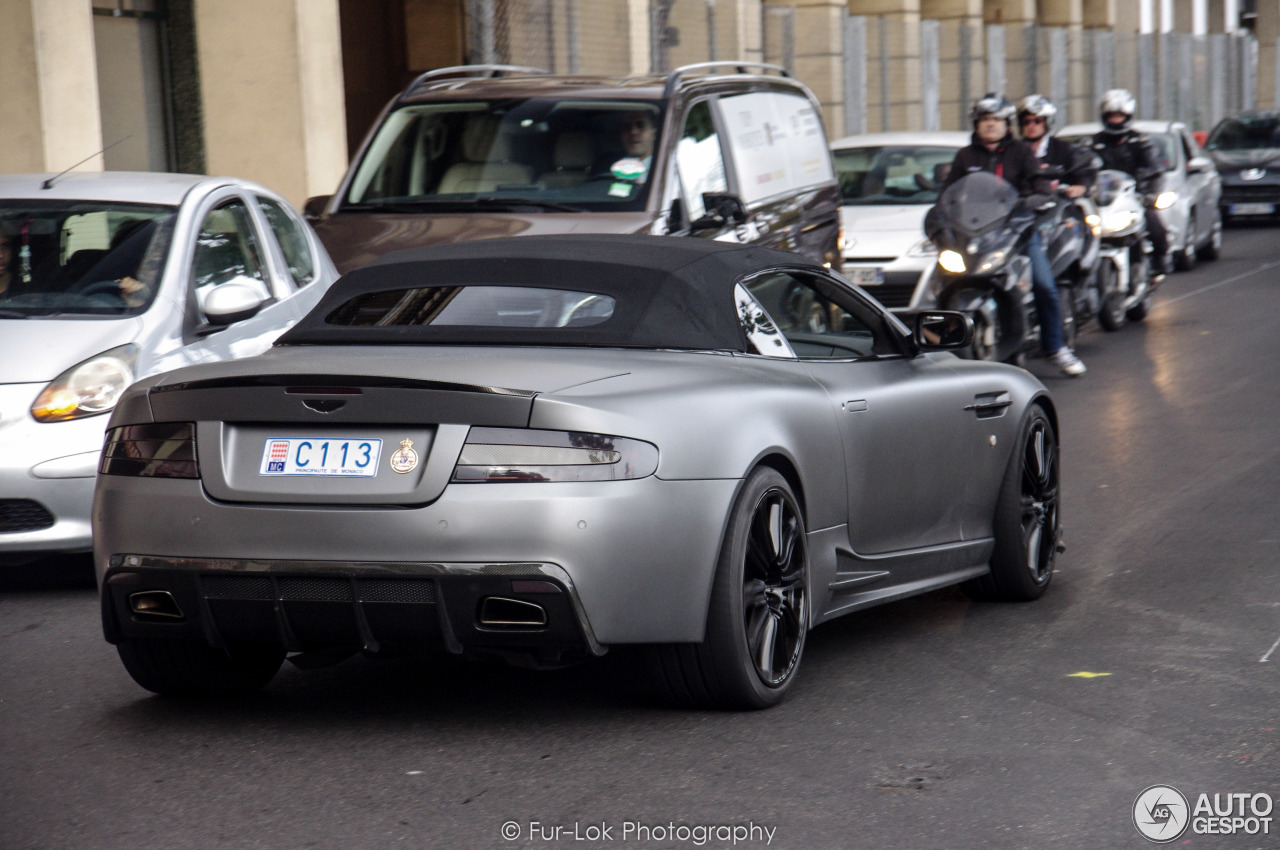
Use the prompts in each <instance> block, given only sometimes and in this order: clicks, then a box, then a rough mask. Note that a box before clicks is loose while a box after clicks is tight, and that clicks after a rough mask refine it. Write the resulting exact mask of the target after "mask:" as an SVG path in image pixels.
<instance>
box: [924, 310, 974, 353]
mask: <svg viewBox="0 0 1280 850" xmlns="http://www.w3.org/2000/svg"><path fill="white" fill-rule="evenodd" d="M914 336H915V342H916V347H917V348H919V349H920V350H921V351H940V350H944V349H952V348H964V347H965V346H966V345H968V344H969V343H971V342H973V319H971V318H969V316H968V315H967V314H965V313H958V312H954V311H951V310H931V311H929V312H927V313H917V314H916V322H915V334H914Z"/></svg>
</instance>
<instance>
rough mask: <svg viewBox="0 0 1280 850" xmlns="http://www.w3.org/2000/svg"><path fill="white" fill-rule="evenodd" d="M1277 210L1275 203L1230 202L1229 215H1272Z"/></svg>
mask: <svg viewBox="0 0 1280 850" xmlns="http://www.w3.org/2000/svg"><path fill="white" fill-rule="evenodd" d="M1275 211H1276V205H1275V204H1230V205H1228V207H1227V214H1228V215H1271V214H1272V213H1274V212H1275Z"/></svg>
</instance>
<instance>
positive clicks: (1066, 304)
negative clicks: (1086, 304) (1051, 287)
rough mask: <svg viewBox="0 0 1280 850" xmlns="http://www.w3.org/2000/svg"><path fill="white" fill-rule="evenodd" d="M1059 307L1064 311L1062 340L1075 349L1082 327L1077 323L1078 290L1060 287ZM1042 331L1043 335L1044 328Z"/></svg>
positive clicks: (1068, 346)
mask: <svg viewBox="0 0 1280 850" xmlns="http://www.w3.org/2000/svg"><path fill="white" fill-rule="evenodd" d="M1058 308H1059V309H1060V310H1061V311H1062V342H1063V344H1064V345H1065V346H1066V347H1067V348H1070V349H1072V350H1073V351H1074V350H1075V347H1076V340H1077V339H1078V338H1079V336H1080V327H1079V325H1078V324H1076V291H1075V289H1074V288H1073V287H1070V286H1061V287H1058ZM1040 333H1041V334H1042V335H1043V334H1044V330H1043V329H1042V330H1041V331H1040Z"/></svg>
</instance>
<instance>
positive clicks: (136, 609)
mask: <svg viewBox="0 0 1280 850" xmlns="http://www.w3.org/2000/svg"><path fill="white" fill-rule="evenodd" d="M129 610H130V611H132V612H133V613H135V614H137V615H139V616H141V617H159V618H163V619H166V620H185V619H186V615H185V614H183V613H182V609H181V608H180V607H178V602H177V600H176V599H174V598H173V594H172V593H170V592H169V591H167V590H142V591H139V592H138V593H133V594H130V595H129Z"/></svg>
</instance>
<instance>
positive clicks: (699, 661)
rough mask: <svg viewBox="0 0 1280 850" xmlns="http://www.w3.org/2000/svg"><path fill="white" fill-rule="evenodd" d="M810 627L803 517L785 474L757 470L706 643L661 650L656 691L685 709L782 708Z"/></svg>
mask: <svg viewBox="0 0 1280 850" xmlns="http://www.w3.org/2000/svg"><path fill="white" fill-rule="evenodd" d="M809 621H810V616H809V555H808V550H807V547H806V545H805V525H804V517H803V516H802V515H801V513H800V509H799V505H798V502H797V501H796V498H795V496H794V494H793V493H792V490H791V486H790V484H788V483H787V480H786V479H785V478H784V477H783V476H782V475H781V473H779V472H777V471H776V470H774V469H771V468H768V467H759V468H757V469H756V470H755V471H753V472H752V473H751V475H750V476H748V478H747V480H746V482H745V483H744V484H743V487H742V490H741V492H740V493H739V495H738V499H737V501H736V502H735V504H734V507H733V511H732V513H731V514H730V516H729V524H728V528H727V530H726V532H725V540H724V543H723V544H722V546H721V551H720V558H719V561H718V563H717V565H716V574H715V582H714V585H713V586H712V590H711V603H710V606H709V607H708V611H707V628H706V639H705V640H704V641H703V642H702V643H700V644H672V645H668V646H660V647H657V648H656V650H655V652H654V653H653V660H654V662H655V663H654V664H653V672H654V674H655V675H654V684H655V686H656V688H657V690H658V691H659V692H660V693H661V695H662V696H663V697H664V698H665V699H666V700H667V701H668V702H671V703H674V704H676V705H681V706H693V707H698V708H718V709H737V710H741V709H758V708H767V707H769V706H771V705H775V704H776V703H778V702H779V701H781V700H782V698H783V697H784V696H786V694H787V691H788V690H789V689H790V688H791V685H792V683H793V682H794V681H795V677H796V672H797V670H798V668H799V666H800V658H801V656H802V655H803V653H804V644H805V638H806V636H807V634H808V631H809Z"/></svg>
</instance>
